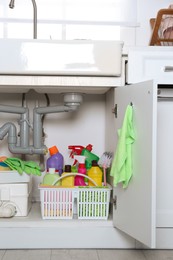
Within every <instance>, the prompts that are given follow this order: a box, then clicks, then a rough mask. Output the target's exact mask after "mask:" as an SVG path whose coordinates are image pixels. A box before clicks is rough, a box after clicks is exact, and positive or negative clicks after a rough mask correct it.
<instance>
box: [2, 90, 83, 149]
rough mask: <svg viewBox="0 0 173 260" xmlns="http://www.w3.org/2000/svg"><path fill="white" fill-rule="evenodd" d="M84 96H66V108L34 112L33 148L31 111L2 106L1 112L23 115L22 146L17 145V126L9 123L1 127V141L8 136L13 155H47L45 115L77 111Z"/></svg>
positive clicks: (38, 109) (40, 108)
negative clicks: (30, 134)
mask: <svg viewBox="0 0 173 260" xmlns="http://www.w3.org/2000/svg"><path fill="white" fill-rule="evenodd" d="M82 101H83V97H82V94H80V93H79V94H78V93H66V94H64V104H65V105H64V106H52V107H51V106H48V107H36V108H34V111H33V146H30V145H29V110H28V108H27V107H15V106H5V105H0V112H5V113H13V114H21V120H20V122H19V123H20V145H19V146H18V145H17V134H16V132H17V131H16V126H15V125H14V124H13V123H11V122H9V123H6V124H4V125H3V126H2V127H0V140H2V139H3V138H4V136H5V135H6V134H8V148H9V151H10V152H11V153H14V154H15V153H17V154H46V153H47V147H46V146H45V145H44V144H43V140H42V127H43V126H42V122H41V118H42V116H43V115H44V114H50V113H60V112H70V111H75V110H76V109H77V108H78V107H79V105H80V104H81V103H82Z"/></svg>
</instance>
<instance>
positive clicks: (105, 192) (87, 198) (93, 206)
mask: <svg viewBox="0 0 173 260" xmlns="http://www.w3.org/2000/svg"><path fill="white" fill-rule="evenodd" d="M110 192H111V189H110V188H109V187H103V188H102V187H101V188H98V187H92V188H91V187H87V188H79V191H78V199H77V210H78V219H107V218H108V215H109V202H110Z"/></svg>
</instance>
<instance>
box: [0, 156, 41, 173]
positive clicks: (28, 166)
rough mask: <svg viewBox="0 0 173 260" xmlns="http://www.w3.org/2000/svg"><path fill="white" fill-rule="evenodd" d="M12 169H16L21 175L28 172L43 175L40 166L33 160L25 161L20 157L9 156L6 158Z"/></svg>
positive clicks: (6, 162)
mask: <svg viewBox="0 0 173 260" xmlns="http://www.w3.org/2000/svg"><path fill="white" fill-rule="evenodd" d="M4 163H5V164H7V165H8V166H9V167H10V169H11V170H16V171H17V172H18V173H19V174H20V175H22V174H23V173H24V172H25V173H27V174H32V175H37V176H41V169H40V166H39V165H38V164H37V163H36V162H33V161H23V160H21V159H19V158H7V159H5V160H4Z"/></svg>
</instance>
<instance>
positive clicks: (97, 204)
mask: <svg viewBox="0 0 173 260" xmlns="http://www.w3.org/2000/svg"><path fill="white" fill-rule="evenodd" d="M70 175H72V174H68V175H67V176H70ZM73 175H74V174H73ZM75 175H82V176H84V177H85V175H83V174H75ZM64 177H65V176H63V177H60V178H59V180H60V179H62V178H64ZM86 177H87V176H86ZM88 178H89V177H88ZM89 179H90V180H91V181H92V179H91V178H89ZM93 183H94V182H93ZM39 189H40V201H41V215H42V218H43V219H72V218H73V213H74V206H76V205H74V204H75V203H76V201H77V215H78V219H107V218H108V215H109V202H110V193H111V186H110V185H108V186H106V187H96V186H94V187H90V186H86V187H74V188H63V187H60V186H44V185H40V186H39ZM75 198H76V200H75Z"/></svg>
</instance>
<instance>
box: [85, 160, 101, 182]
mask: <svg viewBox="0 0 173 260" xmlns="http://www.w3.org/2000/svg"><path fill="white" fill-rule="evenodd" d="M88 177H90V178H91V179H93V180H94V181H95V182H96V184H97V185H98V186H102V177H103V172H102V170H101V169H100V167H99V166H98V163H97V161H96V160H93V161H92V167H91V168H90V169H89V170H88ZM88 186H94V184H93V183H92V182H91V181H90V180H89V181H88Z"/></svg>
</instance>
